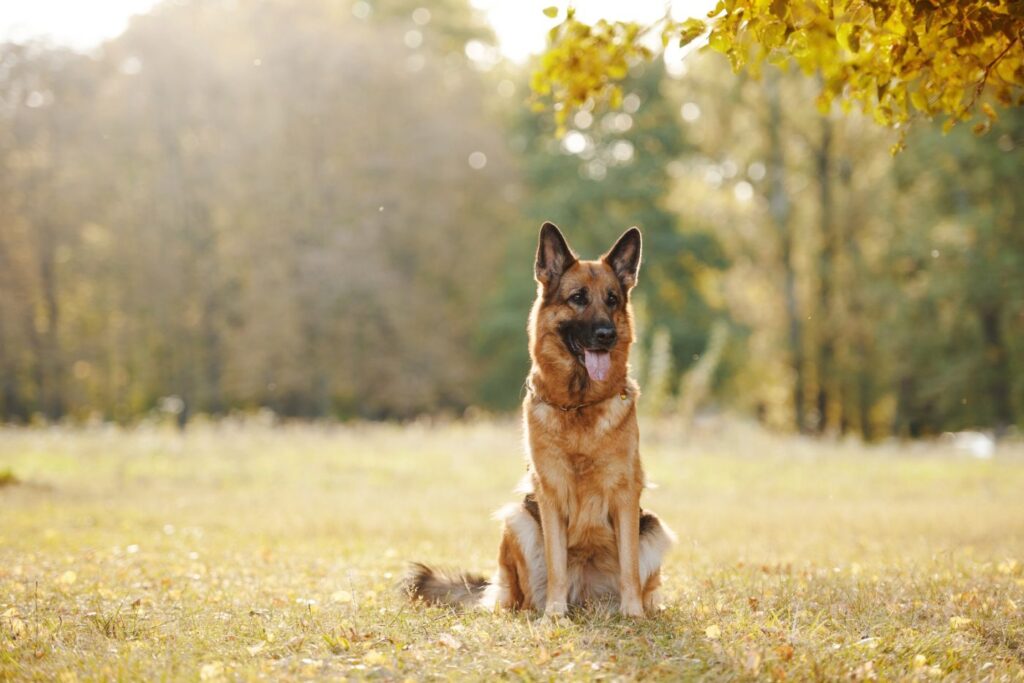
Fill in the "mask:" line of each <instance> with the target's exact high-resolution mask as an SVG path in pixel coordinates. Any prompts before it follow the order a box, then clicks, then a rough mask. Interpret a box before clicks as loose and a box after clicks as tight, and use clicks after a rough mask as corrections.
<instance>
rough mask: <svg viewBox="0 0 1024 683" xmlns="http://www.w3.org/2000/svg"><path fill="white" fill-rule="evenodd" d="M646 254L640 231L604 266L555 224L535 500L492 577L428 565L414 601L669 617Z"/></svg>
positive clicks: (509, 518)
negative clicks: (652, 425) (643, 330)
mask: <svg viewBox="0 0 1024 683" xmlns="http://www.w3.org/2000/svg"><path fill="white" fill-rule="evenodd" d="M640 258H641V237H640V231H639V230H638V229H637V228H635V227H634V228H630V229H629V230H627V231H626V232H625V233H623V235H622V236H621V237H620V238H619V239H618V241H617V242H616V243H615V245H614V246H613V247H612V248H611V249H610V250H609V251H608V252H607V253H606V254H604V255H603V256H602V257H601V258H600V259H598V260H595V261H584V260H580V259H579V258H578V257H577V256H576V254H575V253H574V252H573V250H572V249H571V248H570V247H569V244H568V243H567V242H566V240H565V238H564V237H563V236H562V233H561V231H559V229H558V227H556V226H555V225H554V224H552V223H545V224H544V225H543V226H542V227H541V230H540V239H539V244H538V246H537V258H536V263H535V269H534V274H535V278H536V281H537V298H536V300H535V302H534V304H533V309H532V311H531V313H530V322H529V344H530V358H531V361H532V367H531V369H530V374H529V377H528V379H527V382H526V387H527V390H526V397H525V399H524V400H523V422H524V426H525V430H526V437H527V438H526V443H527V447H528V451H529V466H528V470H527V475H526V477H525V479H524V480H523V482H522V484H521V485H520V488H519V491H520V492H521V493H523V494H524V498H523V500H522V502H521V503H516V504H512V505H508V506H506V507H504V508H502V509H501V510H499V511H498V513H497V514H496V517H497V518H498V519H499V520H501V522H502V534H501V545H500V547H499V549H498V569H497V571H496V572H495V573H494V575H493V576H492V577H491V579H490V580H487V579H485V578H484V577H482V576H477V575H472V574H467V573H461V574H452V573H446V572H442V571H438V570H437V569H434V568H432V567H430V566H428V565H425V564H420V563H416V564H414V565H413V567H412V570H411V571H410V573H409V575H408V576H407V577H406V580H405V588H406V591H407V592H408V594H409V595H410V597H412V598H413V599H416V600H422V601H424V602H427V603H432V604H449V605H478V606H481V607H485V608H489V609H531V610H536V611H543V612H544V614H545V616H559V615H562V614H565V613H566V611H567V610H568V609H570V608H576V607H580V606H584V605H590V604H601V603H603V604H608V605H609V606H610V607H612V608H613V609H614V607H615V606H616V603H617V607H618V610H619V612H621V613H622V614H624V615H627V616H630V617H642V616H644V615H645V614H648V613H650V612H651V611H652V610H654V609H655V607H656V603H655V600H656V591H657V589H658V586H659V584H660V583H661V562H662V558H663V557H664V555H665V552H666V551H667V550H668V549H669V547H670V546H671V545H672V543H673V542H674V541H675V536H674V534H673V533H672V531H671V530H670V529H669V528H668V527H667V526H666V525H665V524H664V523H663V522H661V520H659V519H658V517H657V516H655V515H654V514H653V513H651V512H647V511H643V510H641V508H640V494H641V492H642V491H643V489H644V486H645V480H644V473H643V468H642V467H641V463H640V453H639V429H638V426H637V416H636V404H637V399H638V398H639V396H640V391H639V388H638V387H637V384H636V382H635V381H634V380H633V379H631V378H630V377H629V376H628V371H629V366H628V361H629V348H630V345H631V344H632V343H633V335H634V331H633V316H632V309H631V306H630V293H631V292H632V290H633V287H634V286H635V285H636V283H637V275H638V273H639V270H640Z"/></svg>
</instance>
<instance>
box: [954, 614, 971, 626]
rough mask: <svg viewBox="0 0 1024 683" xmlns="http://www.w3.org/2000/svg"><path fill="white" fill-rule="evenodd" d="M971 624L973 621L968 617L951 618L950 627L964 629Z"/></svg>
mask: <svg viewBox="0 0 1024 683" xmlns="http://www.w3.org/2000/svg"><path fill="white" fill-rule="evenodd" d="M969 623H971V620H970V619H969V618H967V617H950V618H949V627H950V628H963V627H964V626H967V625H968V624H969Z"/></svg>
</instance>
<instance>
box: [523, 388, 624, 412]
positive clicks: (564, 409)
mask: <svg viewBox="0 0 1024 683" xmlns="http://www.w3.org/2000/svg"><path fill="white" fill-rule="evenodd" d="M526 392H527V393H528V394H530V396H532V397H533V398H534V399H535V400H537V401H539V402H541V403H543V404H544V405H548V406H551V407H552V408H558V409H559V410H561V411H562V412H563V413H570V412H572V411H574V410H583V409H584V408H589V407H590V406H596V405H597V404H599V403H604V402H606V401H611V400H612V399H614V398H618V399H619V400H620V401H628V400H629V392H628V391H627V390H626V387H623V388H622V391H620V392H619V394H618V396H617V397H616V396H609V397H608V398H602V399H598V400H596V401H587V402H585V403H575V404H573V405H568V406H564V405H562V404H560V403H552V402H551V401H549V400H547V399H546V398H544V397H543V396H541V395H540V393H538V392H537V390H536V389H535V388H534V387H533V382H529V383H527V385H526Z"/></svg>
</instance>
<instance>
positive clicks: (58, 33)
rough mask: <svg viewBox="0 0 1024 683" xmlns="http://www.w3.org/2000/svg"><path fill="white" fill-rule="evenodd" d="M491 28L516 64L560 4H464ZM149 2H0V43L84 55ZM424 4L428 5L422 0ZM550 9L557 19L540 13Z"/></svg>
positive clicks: (586, 0) (649, 7)
mask: <svg viewBox="0 0 1024 683" xmlns="http://www.w3.org/2000/svg"><path fill="white" fill-rule="evenodd" d="M470 2H471V4H472V5H473V6H474V7H476V8H477V9H479V10H480V11H481V12H483V13H484V15H485V16H486V17H487V18H488V20H489V21H490V22H491V24H492V26H494V30H495V33H496V34H497V37H498V42H499V48H500V50H501V52H502V53H503V54H504V55H505V56H506V57H508V58H510V59H513V60H515V61H518V62H521V61H523V60H525V59H526V58H527V57H528V56H529V55H530V54H532V53H536V52H540V51H541V50H542V49H543V48H544V44H545V40H546V36H547V32H548V29H549V28H551V27H552V26H553V25H555V24H556V23H557V22H558V21H559V20H560V19H561V18H564V16H565V8H566V5H567V2H565V0H561V1H556V0H470ZM155 4H156V2H155V1H154V0H93V1H92V2H89V1H88V0H0V41H3V40H11V39H13V40H24V39H26V38H29V37H36V36H47V37H49V38H50V39H51V40H52V41H54V42H56V43H59V44H63V45H68V46H70V47H73V48H75V49H79V50H88V49H89V48H92V47H95V46H96V45H98V44H100V43H102V42H103V41H104V40H107V39H109V38H113V37H115V36H117V35H118V34H119V33H121V32H122V31H123V30H124V29H125V28H126V27H127V26H128V20H129V18H130V17H131V16H132V15H134V14H140V13H143V12H146V11H147V10H149V9H150V8H151V7H152V6H153V5H155ZM573 4H574V6H575V7H576V13H577V16H578V17H579V18H580V19H581V20H583V21H591V22H592V21H594V20H596V19H598V18H601V17H604V18H607V19H623V20H633V21H640V22H653V21H656V20H657V19H658V18H659V17H661V16H663V15H664V13H665V9H666V7H667V6H671V9H672V13H673V16H676V17H677V18H685V17H687V16H703V15H704V14H705V13H706V12H707V11H708V9H710V8H711V7H713V6H714V0H675V2H666V0H627V1H623V0H576V2H574V3H573ZM424 5H426V6H428V7H429V5H430V2H429V0H424ZM550 6H556V7H558V8H559V9H560V10H561V11H560V13H559V18H558V19H550V18H548V17H546V16H545V15H544V13H543V10H544V8H545V7H550Z"/></svg>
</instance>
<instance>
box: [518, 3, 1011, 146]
mask: <svg viewBox="0 0 1024 683" xmlns="http://www.w3.org/2000/svg"><path fill="white" fill-rule="evenodd" d="M653 33H660V36H661V45H662V46H663V47H664V46H667V45H668V44H669V43H679V44H680V45H686V44H688V43H690V42H693V41H694V40H696V39H698V38H700V37H702V36H705V35H707V37H708V43H709V45H710V46H711V48H712V49H714V50H717V51H718V52H721V53H723V54H725V55H727V56H728V57H729V60H730V62H731V63H732V65H733V67H734V69H736V70H739V69H740V68H742V67H744V66H747V67H749V68H750V69H751V70H752V71H753V72H755V73H757V72H758V71H759V70H760V67H761V65H762V64H764V63H766V62H767V63H772V64H785V63H787V62H788V61H789V60H792V61H794V62H795V63H796V64H797V65H798V66H799V67H800V68H801V69H802V70H803V71H804V72H805V73H812V72H817V73H818V74H819V75H820V77H821V84H822V87H821V92H820V96H819V98H818V106H819V107H820V108H821V109H822V111H827V110H828V109H829V107H830V105H831V103H832V101H833V100H836V99H838V100H839V101H840V102H841V103H842V105H843V107H844V109H848V108H849V107H850V105H851V104H853V103H859V104H860V106H861V107H862V108H863V110H864V111H865V112H866V113H868V114H869V115H871V116H873V117H874V119H875V120H876V121H878V122H879V123H881V124H883V125H887V126H893V127H899V126H901V125H902V124H905V123H907V122H909V121H910V120H911V119H913V118H915V117H916V116H917V115H924V116H926V117H932V116H935V115H944V116H946V117H947V118H946V124H945V125H946V128H947V130H948V128H950V127H952V126H953V125H955V123H956V122H957V121H960V120H966V119H970V118H971V117H972V116H974V114H975V111H976V108H977V106H978V105H979V104H980V107H981V109H982V111H983V112H984V115H985V120H984V121H982V122H981V123H979V124H977V126H976V130H977V132H984V131H985V130H987V129H988V127H989V126H990V125H991V122H992V121H994V120H996V118H997V114H996V111H995V109H994V108H993V107H992V105H991V104H989V102H988V101H987V100H986V101H982V97H981V96H982V94H983V93H985V92H988V93H989V94H990V95H991V100H992V101H993V102H995V103H997V104H999V105H1002V106H1004V107H1011V106H1020V105H1021V104H1024V3H1021V2H1019V1H1018V0H966V1H964V2H941V1H939V0H868V1H863V0H831V1H826V0H800V1H799V2H783V1H782V0H771V1H770V2H769V1H765V0H720V1H719V3H718V4H717V6H716V7H715V9H714V10H712V11H711V12H709V19H708V21H703V20H700V19H687V20H685V21H676V20H673V19H672V18H671V17H669V16H666V17H665V19H664V20H662V21H661V22H660V23H659V24H656V25H654V26H648V27H641V26H640V25H638V24H636V23H635V22H609V21H605V20H601V21H598V22H597V23H596V24H594V25H593V26H591V25H588V24H585V23H583V22H580V21H579V20H578V19H576V18H575V14H574V12H573V11H572V10H571V9H570V10H569V11H568V12H567V14H566V18H565V20H564V21H563V22H562V23H561V24H559V25H558V26H556V27H555V28H554V29H552V31H551V39H552V40H551V46H550V47H549V49H548V51H547V53H546V54H545V55H544V56H543V57H542V59H541V64H540V67H539V68H538V70H537V71H536V73H535V74H534V79H533V86H534V90H535V92H536V93H537V94H538V95H541V96H550V97H551V99H553V100H554V104H555V116H556V118H557V119H558V121H559V122H560V123H564V122H565V121H566V120H568V116H569V115H570V114H571V112H572V111H573V110H574V109H576V108H578V107H579V106H581V105H583V104H584V103H585V102H587V101H588V100H602V99H607V100H609V101H610V102H611V105H612V106H613V107H616V106H617V105H618V101H619V99H620V98H621V89H620V87H619V85H618V84H619V82H620V81H621V80H622V79H623V78H625V76H626V72H627V71H628V67H629V65H630V63H632V62H634V61H636V60H650V59H651V58H652V57H653V56H654V54H655V51H654V50H653V49H652V48H651V47H650V46H649V44H648V43H647V42H645V40H648V39H649V37H650V36H651V35H652V34H653Z"/></svg>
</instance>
